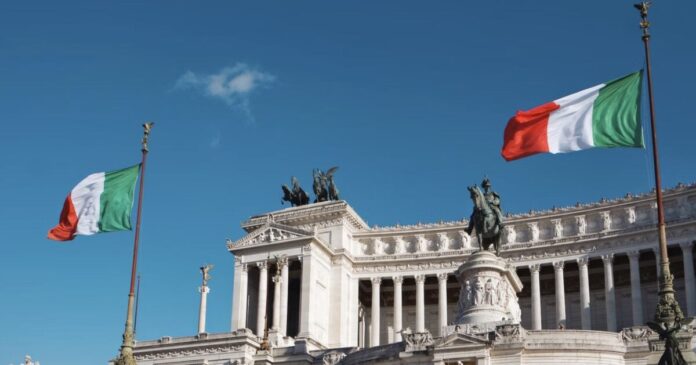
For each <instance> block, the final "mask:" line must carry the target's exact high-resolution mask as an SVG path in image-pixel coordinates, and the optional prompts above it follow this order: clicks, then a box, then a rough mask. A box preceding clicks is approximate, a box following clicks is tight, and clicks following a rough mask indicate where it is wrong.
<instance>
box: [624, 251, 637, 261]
mask: <svg viewBox="0 0 696 365" xmlns="http://www.w3.org/2000/svg"><path fill="white" fill-rule="evenodd" d="M626 256H628V258H629V259H631V260H637V259H638V258H640V251H639V250H631V251H628V252H626Z"/></svg>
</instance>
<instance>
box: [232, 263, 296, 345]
mask: <svg viewBox="0 0 696 365" xmlns="http://www.w3.org/2000/svg"><path fill="white" fill-rule="evenodd" d="M256 266H257V267H258V269H259V288H258V300H257V302H256V307H257V310H256V313H257V316H256V335H257V336H260V337H263V336H264V331H265V329H266V326H267V325H268V324H269V323H268V320H269V319H268V318H266V315H265V313H266V307H267V304H268V302H267V300H268V270H269V262H268V261H265V260H264V261H259V262H257V263H256ZM276 268H277V271H276V273H275V274H274V275H273V277H272V278H271V281H272V282H273V285H274V290H273V299H272V300H273V317H272V318H271V322H270V326H269V329H270V330H273V331H276V332H278V333H280V334H281V335H283V336H286V335H287V329H288V283H289V273H288V259H287V258H286V257H283V258H279V259H278V260H277V261H276ZM235 276H237V279H236V280H235V283H236V285H238V286H239V288H235V291H237V293H236V295H235V298H237V297H238V298H239V299H238V300H236V301H235V303H234V304H233V305H234V306H236V307H235V309H234V313H233V322H234V323H233V324H232V326H233V327H234V328H246V327H247V325H248V324H247V323H246V320H247V301H246V297H247V293H248V285H249V281H248V278H249V275H248V266H247V264H242V265H237V267H236V269H235ZM249 305H253V304H251V303H249Z"/></svg>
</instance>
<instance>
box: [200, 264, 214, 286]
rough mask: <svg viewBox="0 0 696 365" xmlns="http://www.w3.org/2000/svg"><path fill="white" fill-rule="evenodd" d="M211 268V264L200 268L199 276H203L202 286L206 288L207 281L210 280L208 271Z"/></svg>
mask: <svg viewBox="0 0 696 365" xmlns="http://www.w3.org/2000/svg"><path fill="white" fill-rule="evenodd" d="M212 268H213V265H211V264H207V265H204V266H201V274H203V286H208V280H210V279H211V278H212V276H210V270H211V269H212Z"/></svg>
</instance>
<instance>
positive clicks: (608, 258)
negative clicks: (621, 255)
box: [602, 253, 614, 265]
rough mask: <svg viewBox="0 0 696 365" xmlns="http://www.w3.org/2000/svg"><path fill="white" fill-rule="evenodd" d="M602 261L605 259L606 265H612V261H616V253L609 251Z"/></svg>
mask: <svg viewBox="0 0 696 365" xmlns="http://www.w3.org/2000/svg"><path fill="white" fill-rule="evenodd" d="M602 261H604V265H610V264H611V263H612V262H614V254H613V253H608V254H605V255H602Z"/></svg>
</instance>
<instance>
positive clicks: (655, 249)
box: [653, 247, 660, 290]
mask: <svg viewBox="0 0 696 365" xmlns="http://www.w3.org/2000/svg"><path fill="white" fill-rule="evenodd" d="M653 252H654V253H655V270H656V273H657V290H660V248H659V247H653Z"/></svg>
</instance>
